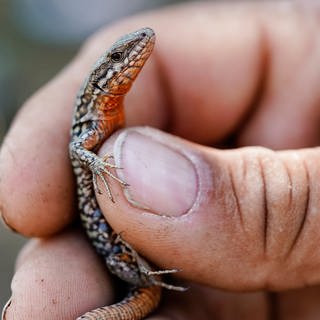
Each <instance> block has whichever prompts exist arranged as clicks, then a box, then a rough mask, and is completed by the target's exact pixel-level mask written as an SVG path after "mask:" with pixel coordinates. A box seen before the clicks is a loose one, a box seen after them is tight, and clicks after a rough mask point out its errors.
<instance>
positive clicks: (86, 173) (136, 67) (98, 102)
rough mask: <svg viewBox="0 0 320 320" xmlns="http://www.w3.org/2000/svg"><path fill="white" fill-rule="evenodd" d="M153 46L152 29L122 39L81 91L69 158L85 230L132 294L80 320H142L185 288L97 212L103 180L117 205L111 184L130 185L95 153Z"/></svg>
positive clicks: (118, 118)
mask: <svg viewBox="0 0 320 320" xmlns="http://www.w3.org/2000/svg"><path fill="white" fill-rule="evenodd" d="M154 42H155V35H154V32H153V30H151V29H150V28H143V29H140V30H138V31H135V32H132V33H130V34H128V35H125V36H124V37H122V38H121V39H119V40H118V41H117V42H116V43H115V44H114V45H113V46H112V47H111V48H110V49H109V50H108V51H107V52H106V53H105V54H104V55H103V56H102V57H101V58H100V59H99V60H98V62H97V63H96V65H95V66H94V68H93V70H92V72H91V73H90V74H89V76H88V78H87V80H86V81H85V82H84V85H83V86H82V88H81V89H80V91H79V94H78V97H77V101H76V106H75V113H74V118H73V123H72V129H71V142H70V145H69V151H70V158H71V161H72V166H73V169H74V173H75V176H76V179H77V186H78V188H77V193H78V207H79V211H80V217H81V220H82V223H83V226H84V228H85V229H86V232H87V234H88V236H89V239H90V240H91V243H92V244H93V246H94V247H95V249H96V251H97V252H98V254H100V255H101V256H102V257H103V259H104V261H105V263H106V265H107V267H108V269H109V270H110V271H111V272H112V273H113V274H115V275H116V276H118V277H119V278H120V279H122V280H124V281H125V282H127V283H129V284H131V285H132V286H133V290H132V291H131V292H130V293H129V295H128V296H127V297H126V298H125V299H124V300H123V301H121V302H120V303H117V304H115V305H112V306H106V307H103V308H99V309H96V310H93V311H91V312H88V313H86V314H84V315H83V316H81V317H79V318H78V319H96V320H97V319H100V320H103V319H111V320H116V319H119V320H120V319H121V320H138V319H143V318H144V317H145V316H146V315H147V314H149V313H150V312H151V311H153V310H154V309H155V308H156V307H157V305H158V304H159V301H160V297H161V287H165V288H168V289H173V290H184V289H183V288H180V287H175V286H172V285H169V284H166V283H164V282H162V281H161V278H160V274H163V273H172V272H176V271H177V270H164V271H152V270H151V268H150V267H149V265H148V263H147V262H146V261H145V260H144V259H143V258H141V257H140V256H139V255H138V253H137V252H136V251H135V250H134V249H133V248H132V247H131V246H130V245H129V244H128V243H126V242H125V241H124V240H122V239H121V238H120V236H119V235H117V234H116V233H115V232H114V231H113V230H112V228H111V227H110V225H109V224H108V223H107V221H106V220H105V218H104V216H103V214H102V212H101V210H100V209H99V206H98V203H97V200H96V197H95V191H96V192H99V193H102V191H101V190H99V188H98V185H97V179H101V181H102V182H103V185H104V187H105V190H106V192H107V194H108V196H109V198H110V199H111V201H114V199H113V196H112V193H111V190H110V187H109V184H108V180H107V178H109V179H115V180H116V181H117V182H118V183H120V184H121V185H123V186H126V183H125V182H124V181H121V180H120V179H119V178H118V177H117V176H115V175H114V174H113V173H112V172H111V171H110V170H112V168H116V167H115V165H114V164H113V163H112V162H110V161H109V159H111V158H112V157H111V156H109V157H105V158H104V159H102V158H100V157H98V156H97V155H96V152H97V150H98V149H99V147H100V146H101V144H102V143H103V142H104V141H105V140H106V139H107V138H108V137H109V136H110V135H111V134H112V133H113V132H115V131H116V130H117V129H119V128H121V127H123V126H124V111H123V98H124V95H125V94H126V93H127V92H128V91H129V89H130V87H131V85H132V83H133V81H134V80H135V78H136V77H137V75H138V74H139V72H140V70H141V68H142V67H143V65H144V64H145V62H146V61H147V59H148V58H149V56H150V54H151V52H152V49H153V46H154Z"/></svg>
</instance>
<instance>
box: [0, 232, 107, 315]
mask: <svg viewBox="0 0 320 320" xmlns="http://www.w3.org/2000/svg"><path fill="white" fill-rule="evenodd" d="M112 299H113V294H112V291H111V285H110V281H109V279H108V276H107V274H106V269H105V266H104V265H103V264H102V263H101V261H100V260H99V258H98V257H97V255H96V254H95V253H94V252H93V251H92V249H91V247H90V245H89V244H88V243H87V241H86V239H84V238H83V236H82V235H80V234H79V233H78V232H74V231H68V232H65V233H64V234H61V235H59V236H56V237H55V238H52V239H48V240H33V241H31V242H29V243H28V244H27V246H26V247H25V248H24V249H23V251H22V253H21V255H20V257H19V261H18V267H17V270H16V273H15V275H14V278H13V280H12V296H11V304H10V305H9V306H8V308H7V310H6V313H5V320H11V319H15V320H19V319H23V320H28V319H42V320H46V319H48V320H49V319H75V318H76V317H78V316H80V315H81V314H83V313H84V312H86V311H88V310H90V309H93V308H96V307H100V306H103V305H106V304H110V303H111V302H112Z"/></svg>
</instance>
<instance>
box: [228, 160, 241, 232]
mask: <svg viewBox="0 0 320 320" xmlns="http://www.w3.org/2000/svg"><path fill="white" fill-rule="evenodd" d="M228 173H229V179H230V183H231V190H232V194H233V198H234V201H235V204H236V210H237V213H238V216H239V220H240V224H241V226H242V228H243V226H244V224H243V214H242V210H241V205H240V202H239V197H238V194H237V188H236V186H235V181H234V176H233V173H232V169H231V168H230V166H228Z"/></svg>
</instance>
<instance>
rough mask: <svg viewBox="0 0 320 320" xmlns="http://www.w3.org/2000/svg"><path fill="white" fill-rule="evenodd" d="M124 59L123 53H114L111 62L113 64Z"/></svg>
mask: <svg viewBox="0 0 320 320" xmlns="http://www.w3.org/2000/svg"><path fill="white" fill-rule="evenodd" d="M122 58H123V53H122V52H114V53H112V54H111V60H112V61H113V62H119V61H121V60H122Z"/></svg>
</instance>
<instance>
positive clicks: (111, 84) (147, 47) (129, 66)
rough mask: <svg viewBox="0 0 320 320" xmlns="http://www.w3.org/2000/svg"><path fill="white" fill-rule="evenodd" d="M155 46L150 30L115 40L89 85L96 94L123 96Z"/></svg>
mask: <svg viewBox="0 0 320 320" xmlns="http://www.w3.org/2000/svg"><path fill="white" fill-rule="evenodd" d="M154 42H155V34H154V32H153V30H152V29H150V28H142V29H139V30H137V31H135V32H132V33H129V34H128V35H125V36H123V37H121V38H120V39H118V41H116V42H115V43H114V45H113V46H112V47H111V48H110V49H109V50H108V51H107V52H106V53H105V54H104V55H103V56H102V57H101V58H100V59H99V60H98V62H97V63H96V65H95V66H94V69H93V72H92V74H91V77H90V79H89V82H90V83H91V84H92V85H93V87H94V88H95V89H94V90H95V93H97V94H99V93H101V94H107V95H124V94H126V93H127V92H128V91H129V89H130V87H131V85H132V83H133V81H134V79H135V78H136V77H137V75H138V74H139V72H140V70H141V69H142V67H143V65H144V64H145V62H146V61H147V59H148V58H149V56H150V54H151V52H152V49H153V46H154Z"/></svg>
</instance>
